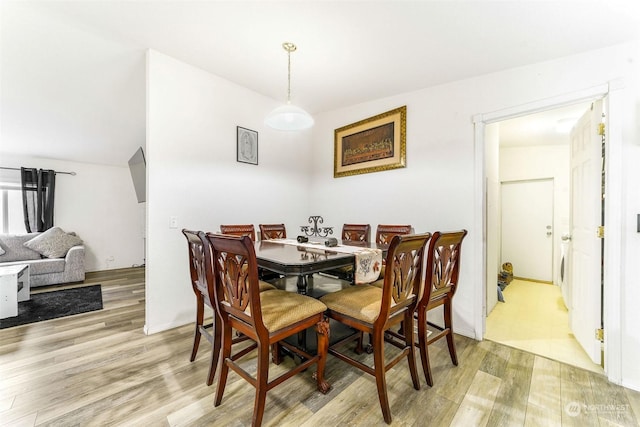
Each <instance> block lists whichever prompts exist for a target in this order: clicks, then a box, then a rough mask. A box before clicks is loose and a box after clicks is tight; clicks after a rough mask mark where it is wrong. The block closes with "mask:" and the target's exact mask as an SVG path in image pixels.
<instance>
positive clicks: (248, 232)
mask: <svg viewBox="0 0 640 427" xmlns="http://www.w3.org/2000/svg"><path fill="white" fill-rule="evenodd" d="M220 233H222V234H228V235H230V236H249V237H250V238H251V241H253V242H255V241H256V229H255V227H254V226H253V224H224V225H221V226H220Z"/></svg>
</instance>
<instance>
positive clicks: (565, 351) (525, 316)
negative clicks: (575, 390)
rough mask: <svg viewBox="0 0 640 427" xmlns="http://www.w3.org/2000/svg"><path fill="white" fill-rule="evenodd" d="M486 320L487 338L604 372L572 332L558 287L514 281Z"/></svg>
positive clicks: (593, 370)
mask: <svg viewBox="0 0 640 427" xmlns="http://www.w3.org/2000/svg"><path fill="white" fill-rule="evenodd" d="M503 294H504V300H505V302H504V303H502V302H498V304H497V305H496V307H495V308H494V309H493V311H492V312H491V313H490V314H489V316H488V317H487V328H486V333H485V336H484V338H485V339H487V340H491V341H495V342H497V343H500V344H504V345H508V346H511V347H514V348H518V349H521V350H526V351H529V352H531V353H534V354H537V355H540V356H544V357H548V358H549V359H553V360H557V361H560V362H564V363H567V364H569V365H573V366H577V367H580V368H583V369H588V370H590V371H592V372H597V373H603V372H604V370H603V369H602V367H601V366H600V365H597V364H595V363H593V362H592V361H591V360H590V359H589V357H588V356H587V354H586V353H585V352H584V350H583V349H582V347H581V346H580V344H578V342H577V341H576V339H575V338H574V336H573V334H572V333H571V330H570V329H569V312H568V311H567V308H566V307H565V305H564V302H563V300H562V293H561V290H560V288H559V287H557V286H554V285H550V284H546V283H537V282H529V281H525V280H518V279H514V280H513V281H512V282H511V283H510V284H509V285H508V286H507V287H506V288H505V289H504V291H503Z"/></svg>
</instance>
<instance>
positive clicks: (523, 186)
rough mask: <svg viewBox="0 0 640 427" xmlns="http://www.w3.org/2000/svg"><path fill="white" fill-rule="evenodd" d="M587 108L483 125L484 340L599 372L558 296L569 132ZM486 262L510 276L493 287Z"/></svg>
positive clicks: (565, 220)
mask: <svg viewBox="0 0 640 427" xmlns="http://www.w3.org/2000/svg"><path fill="white" fill-rule="evenodd" d="M590 106H591V102H586V103H579V104H574V105H569V106H565V107H562V108H554V109H550V110H546V111H542V112H538V113H535V114H530V115H526V116H522V117H517V118H513V119H508V120H503V121H498V122H495V123H492V124H489V125H487V127H486V134H485V135H486V138H487V139H493V140H494V144H495V146H496V147H497V153H495V156H494V157H493V160H494V162H493V168H494V169H495V171H494V173H493V175H492V174H491V173H490V172H489V171H488V172H487V174H488V177H489V178H491V177H493V182H492V180H491V179H489V185H488V192H489V203H488V205H489V206H490V205H491V204H493V205H494V210H493V211H494V217H493V218H492V217H491V214H489V216H488V221H487V222H488V224H487V225H488V233H491V232H492V229H493V231H494V234H497V236H493V239H494V240H493V241H494V245H493V247H491V245H489V244H488V245H487V251H488V252H487V271H488V276H487V284H488V285H487V302H486V303H487V319H486V330H485V338H487V339H490V340H493V341H497V342H500V343H503V344H506V345H510V346H513V347H517V348H521V349H523V350H527V351H530V352H532V353H535V354H539V355H542V356H546V357H549V358H552V359H555V360H560V361H562V362H565V363H569V364H572V365H575V366H580V367H582V368H586V369H590V370H593V371H596V372H602V368H601V367H600V366H599V365H597V364H594V363H593V362H591V360H590V359H589V357H588V356H587V355H586V353H585V352H584V350H583V349H582V347H581V346H580V344H578V342H577V341H576V340H575V337H574V336H573V334H572V331H571V329H570V327H569V312H568V310H567V304H566V303H565V299H566V297H563V294H562V290H563V289H562V285H563V279H564V277H563V269H564V267H563V263H564V262H563V259H562V257H563V256H564V255H565V253H566V251H563V245H564V242H563V240H562V237H563V236H566V235H568V233H569V231H570V230H569V228H570V201H571V193H570V184H569V183H570V137H569V131H570V130H571V128H572V126H573V125H574V124H575V123H576V122H577V121H578V119H579V118H580V117H581V116H582V115H583V113H584V112H586V111H588V110H589V108H590ZM488 157H490V156H488ZM489 163H491V162H489ZM490 168H491V165H490V164H488V169H490ZM492 183H493V185H492ZM492 194H493V196H492ZM534 198H535V200H534ZM489 210H490V209H489ZM488 240H489V238H488ZM492 252H495V253H492ZM492 263H493V268H494V270H493V271H495V268H496V267H497V268H498V269H501V266H502V265H503V264H505V263H510V264H511V266H512V269H513V271H512V276H511V277H515V279H513V281H511V280H510V281H509V283H508V284H505V283H504V281H501V283H500V285H499V284H498V283H497V278H496V276H495V275H494V276H493V277H494V278H495V279H493V280H492V277H491V274H490V272H491V271H492V268H490V267H491V264H492ZM511 277H510V278H509V279H511ZM493 283H495V285H493ZM501 285H504V286H501ZM492 286H495V289H496V290H495V296H494V295H492ZM499 298H500V299H501V300H502V301H500V302H498V299H499Z"/></svg>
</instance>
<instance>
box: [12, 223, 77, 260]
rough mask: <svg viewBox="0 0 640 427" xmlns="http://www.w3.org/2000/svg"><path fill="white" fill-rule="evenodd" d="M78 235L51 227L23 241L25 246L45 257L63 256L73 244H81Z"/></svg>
mask: <svg viewBox="0 0 640 427" xmlns="http://www.w3.org/2000/svg"><path fill="white" fill-rule="evenodd" d="M81 244H82V240H81V239H80V238H79V237H78V236H72V235H70V234H68V233H65V232H64V231H63V230H62V229H61V228H60V227H52V228H50V229H48V230H47V231H45V232H43V233H42V234H39V235H38V236H36V237H34V238H33V239H31V240H29V241H27V242H25V243H24V245H25V246H26V247H28V248H29V249H31V250H34V251H36V252H38V253H39V254H42V255H43V256H45V257H47V258H64V257H65V256H66V255H67V252H69V249H71V248H72V247H74V246H77V245H81Z"/></svg>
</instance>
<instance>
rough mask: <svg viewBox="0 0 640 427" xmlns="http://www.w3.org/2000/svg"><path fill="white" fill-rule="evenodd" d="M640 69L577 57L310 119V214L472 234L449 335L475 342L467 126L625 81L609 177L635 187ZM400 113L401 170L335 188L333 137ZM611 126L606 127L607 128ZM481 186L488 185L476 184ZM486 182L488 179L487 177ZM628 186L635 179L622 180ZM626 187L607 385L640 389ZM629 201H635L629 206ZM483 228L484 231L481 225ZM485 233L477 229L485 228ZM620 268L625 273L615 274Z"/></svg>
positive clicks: (631, 55)
mask: <svg viewBox="0 0 640 427" xmlns="http://www.w3.org/2000/svg"><path fill="white" fill-rule="evenodd" d="M639 60H640V51H639V47H638V43H630V44H625V45H618V46H614V47H611V48H607V49H601V50H596V51H591V52H587V53H584V54H581V55H576V56H572V57H566V58H561V59H558V60H555V61H549V62H545V63H540V64H534V65H529V66H524V67H520V68H515V69H510V70H506V71H503V72H499V73H493V74H489V75H484V76H479V77H476V78H472V79H468V80H463V81H458V82H454V83H451V84H446V85H441V86H437V87H432V88H427V89H424V90H421V91H416V92H410V93H405V94H399V95H397V96H394V97H390V98H385V99H379V100H375V101H372V102H368V103H364V104H359V105H354V106H351V107H346V108H342V109H340V110H335V111H330V112H326V113H323V114H319V115H317V116H316V117H315V118H316V125H315V127H314V133H313V139H314V144H313V154H312V155H313V157H314V159H316V162H315V163H314V169H313V177H312V183H311V185H312V187H311V188H312V193H313V194H314V198H313V199H312V200H311V206H312V208H313V209H314V210H316V211H318V212H319V213H322V214H324V215H325V218H330V219H331V222H334V223H341V222H343V221H346V220H349V221H361V222H369V223H371V224H372V226H373V227H375V225H376V224H378V223H384V222H395V223H411V224H413V225H414V227H415V228H416V231H427V230H447V229H455V228H462V227H464V228H467V229H469V236H468V237H467V239H466V241H465V244H464V254H463V260H462V265H461V279H460V286H459V290H458V294H457V295H456V302H455V304H454V312H455V315H454V318H455V320H454V321H455V324H456V331H457V332H459V333H461V334H464V335H468V336H471V337H475V338H478V339H481V338H482V334H483V330H484V329H483V316H484V312H483V304H482V303H483V299H484V291H483V285H484V283H483V282H484V277H483V276H484V262H485V259H484V256H483V255H484V254H483V248H484V245H485V243H486V241H485V240H484V239H483V230H482V229H478V228H477V226H475V224H477V223H478V221H477V218H481V217H482V215H483V212H482V211H481V210H479V209H481V208H478V207H477V206H478V204H477V203H478V198H477V196H476V192H478V191H480V192H481V191H482V186H483V185H484V180H481V182H477V180H476V175H475V165H476V164H482V165H484V163H485V161H484V159H480V160H479V162H476V159H475V157H474V156H475V153H481V154H480V155H483V153H484V148H482V149H481V150H479V151H476V147H475V143H476V141H475V140H474V126H473V122H472V118H473V117H474V116H476V115H486V114H488V113H492V112H495V111H499V110H503V109H509V108H513V107H516V106H521V105H525V104H529V103H534V102H539V101H541V100H546V99H552V98H556V97H560V96H562V95H566V94H568V93H572V92H576V91H582V90H584V89H586V88H591V87H594V86H600V85H604V84H607V83H608V82H610V81H614V80H617V79H620V78H622V79H623V81H624V83H623V86H624V87H622V88H620V93H621V98H623V99H624V100H623V101H622V104H624V105H623V107H624V108H622V109H619V110H618V114H619V118H617V119H616V120H620V121H621V122H622V123H621V124H620V125H618V129H621V131H620V135H619V136H620V137H619V138H618V139H616V140H615V141H612V142H613V144H614V145H615V146H616V148H615V149H617V150H620V151H622V155H621V158H622V159H623V161H622V162H621V164H620V165H618V166H617V169H616V170H615V171H612V172H613V173H614V174H619V175H621V176H622V177H621V179H620V181H621V182H630V183H631V182H638V180H639V179H640V177H638V176H637V175H638V172H636V171H637V170H638V169H640V168H637V166H636V164H637V163H638V161H639V160H640V156H639V153H638V147H637V145H638V144H639V141H638V135H639V134H640V133H639V132H638V122H640V120H638V104H640V92H639V91H638V88H637V82H636V79H637V76H638V74H639V73H638V69H637V66H636V64H637V63H638V61H639ZM401 105H407V167H406V168H405V169H397V170H393V171H387V172H380V173H373V174H366V175H357V176H353V177H345V178H339V179H334V178H333V175H332V171H333V131H334V129H336V128H338V127H341V126H344V125H346V124H349V123H353V122H355V121H358V120H362V119H365V118H367V117H370V116H373V115H376V114H380V113H382V112H384V111H388V110H390V109H393V108H396V107H398V106H401ZM612 120H613V118H612ZM482 176H485V175H484V174H482ZM485 177H486V176H485ZM628 178H632V179H629V180H628ZM629 189H630V188H629V187H627V185H626V184H625V188H624V191H625V193H624V194H621V195H620V197H621V201H620V203H616V202H615V201H614V202H612V203H613V204H617V205H619V206H620V209H621V210H622V218H623V223H622V224H620V227H622V231H621V232H622V236H624V237H623V246H622V247H621V248H620V259H619V260H612V262H613V263H615V264H614V265H613V266H612V268H617V269H620V270H622V274H623V275H624V278H623V282H622V284H621V287H622V291H621V292H622V293H623V297H624V296H625V295H629V296H630V295H633V297H634V298H633V299H632V298H623V299H621V304H622V305H621V307H620V310H621V312H622V313H623V314H622V315H621V317H622V323H623V324H622V325H621V328H620V330H619V331H617V332H619V333H620V335H621V342H622V351H621V352H620V354H619V355H618V354H617V355H616V356H619V357H620V358H621V367H622V373H621V378H614V380H616V381H621V382H623V383H625V384H627V385H629V386H632V385H633V388H636V389H640V367H638V366H636V365H637V364H633V361H634V360H638V359H639V358H640V345H639V343H640V331H638V329H637V328H634V327H633V326H632V325H634V324H635V325H637V324H638V323H640V312H638V310H637V309H636V308H635V306H634V303H632V302H631V301H639V300H640V286H638V285H637V283H636V282H637V277H640V267H638V266H639V265H640V263H638V262H637V261H636V260H637V259H638V257H639V256H640V235H639V234H638V233H636V231H635V215H636V213H637V212H640V197H638V192H639V190H638V189H637V186H636V187H634V189H633V190H631V191H628V190H629ZM631 193H633V196H631ZM480 224H482V221H480ZM484 226H485V225H481V227H484ZM618 262H622V263H623V264H622V265H624V266H625V267H624V269H622V268H621V267H620V264H618Z"/></svg>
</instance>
